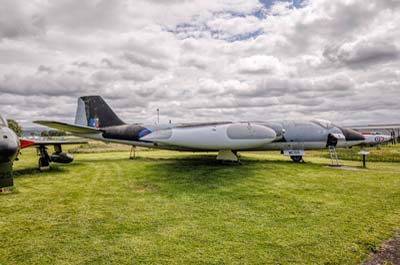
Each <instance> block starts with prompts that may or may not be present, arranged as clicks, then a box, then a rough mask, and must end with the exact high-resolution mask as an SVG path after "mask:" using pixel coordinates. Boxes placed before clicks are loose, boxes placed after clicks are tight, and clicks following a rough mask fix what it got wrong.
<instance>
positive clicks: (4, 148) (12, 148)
mask: <svg viewBox="0 0 400 265" xmlns="http://www.w3.org/2000/svg"><path fill="white" fill-rule="evenodd" d="M17 152H18V145H17V144H13V143H12V142H10V141H2V142H0V161H3V162H9V161H11V160H13V159H14V158H15V157H16V156H17Z"/></svg>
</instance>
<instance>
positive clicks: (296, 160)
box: [290, 156, 303, 163]
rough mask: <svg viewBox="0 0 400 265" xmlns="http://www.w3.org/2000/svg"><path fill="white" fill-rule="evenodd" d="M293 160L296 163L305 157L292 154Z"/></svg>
mask: <svg viewBox="0 0 400 265" xmlns="http://www.w3.org/2000/svg"><path fill="white" fill-rule="evenodd" d="M290 158H291V159H292V160H293V162H295V163H300V162H301V161H303V157H302V156H291V157H290Z"/></svg>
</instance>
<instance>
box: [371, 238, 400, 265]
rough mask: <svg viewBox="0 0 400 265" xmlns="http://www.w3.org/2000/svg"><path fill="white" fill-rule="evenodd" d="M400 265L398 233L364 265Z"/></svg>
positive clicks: (399, 239)
mask: <svg viewBox="0 0 400 265" xmlns="http://www.w3.org/2000/svg"><path fill="white" fill-rule="evenodd" d="M389 264H393V265H396V264H400V231H398V232H397V233H396V234H395V235H394V237H392V238H391V239H389V240H388V241H386V242H385V243H384V244H383V245H382V246H381V248H380V249H379V250H378V251H377V252H376V253H374V254H371V256H370V257H369V258H368V260H367V261H366V262H364V265H389Z"/></svg>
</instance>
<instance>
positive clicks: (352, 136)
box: [340, 128, 365, 141]
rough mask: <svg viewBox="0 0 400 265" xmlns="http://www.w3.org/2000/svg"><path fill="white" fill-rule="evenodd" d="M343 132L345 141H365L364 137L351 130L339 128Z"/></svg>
mask: <svg viewBox="0 0 400 265" xmlns="http://www.w3.org/2000/svg"><path fill="white" fill-rule="evenodd" d="M340 129H341V130H342V132H343V135H344V137H346V141H365V137H364V135H362V134H361V133H359V132H356V131H355V130H352V129H347V128H340Z"/></svg>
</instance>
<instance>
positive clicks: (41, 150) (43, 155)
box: [36, 145, 50, 170]
mask: <svg viewBox="0 0 400 265" xmlns="http://www.w3.org/2000/svg"><path fill="white" fill-rule="evenodd" d="M36 150H37V154H38V156H40V158H39V170H47V169H49V168H50V156H49V154H48V153H47V147H46V146H44V145H39V147H37V149H36Z"/></svg>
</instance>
